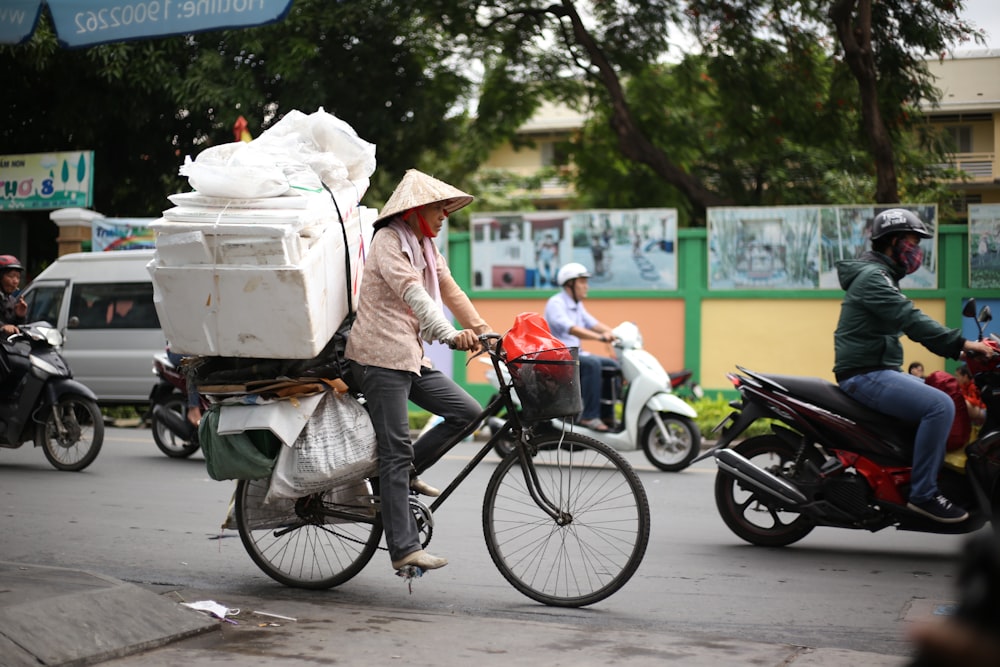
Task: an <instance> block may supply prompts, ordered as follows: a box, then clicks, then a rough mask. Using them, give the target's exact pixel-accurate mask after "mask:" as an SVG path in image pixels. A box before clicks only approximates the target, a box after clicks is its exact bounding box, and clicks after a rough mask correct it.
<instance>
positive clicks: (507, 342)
mask: <svg viewBox="0 0 1000 667" xmlns="http://www.w3.org/2000/svg"><path fill="white" fill-rule="evenodd" d="M502 347H503V352H504V355H506V358H507V369H508V370H509V371H510V378H511V384H512V385H513V386H514V389H515V390H516V391H517V395H518V397H519V398H520V399H521V419H522V420H523V421H524V422H526V423H534V422H538V421H542V420H545V419H552V418H554V417H560V418H562V417H569V416H575V415H578V414H580V411H581V410H583V397H582V396H581V394H580V362H579V360H578V358H577V353H578V350H577V348H575V347H566V344H565V343H563V342H562V341H561V340H559V339H558V338H556V337H555V336H553V335H552V332H551V331H550V330H549V325H548V324H546V322H545V319H544V318H543V317H542V316H541V315H539V314H538V313H521V314H520V315H518V316H517V317H516V318H515V319H514V326H512V327H511V328H510V331H508V332H507V333H506V334H504V337H503V342H502Z"/></svg>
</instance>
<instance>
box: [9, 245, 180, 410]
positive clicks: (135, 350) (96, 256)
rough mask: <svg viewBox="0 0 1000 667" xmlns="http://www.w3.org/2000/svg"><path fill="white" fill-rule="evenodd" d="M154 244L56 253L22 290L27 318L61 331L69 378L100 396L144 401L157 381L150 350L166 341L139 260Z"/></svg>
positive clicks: (119, 400)
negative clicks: (145, 246)
mask: <svg viewBox="0 0 1000 667" xmlns="http://www.w3.org/2000/svg"><path fill="white" fill-rule="evenodd" d="M153 253H154V251H153V250H118V251H110V252H78V253H72V254H68V255H63V256H62V257H60V258H59V259H57V260H56V261H55V262H53V263H52V265H51V266H49V267H48V268H47V269H45V270H44V271H42V272H41V273H40V274H38V276H37V277H36V278H35V279H34V280H33V281H32V283H31V285H30V286H29V287H28V288H27V289H26V290H25V291H24V298H25V301H27V302H28V316H27V321H29V322H36V321H39V320H45V321H47V322H49V323H51V324H54V325H56V327H57V328H59V329H60V330H61V331H63V333H64V334H65V338H66V342H65V345H64V346H63V350H62V354H63V357H64V358H65V359H66V362H67V363H68V364H69V367H70V369H71V370H72V371H73V377H74V378H76V379H77V380H78V381H80V382H82V383H83V384H84V385H86V386H87V387H89V388H90V389H91V390H93V392H94V393H95V394H97V398H98V400H99V401H100V402H102V403H145V402H147V401H149V394H150V392H151V391H152V389H153V386H154V385H155V384H156V383H157V378H156V376H155V375H153V372H152V361H153V355H154V354H156V353H158V352H163V350H164V348H165V347H166V345H167V342H166V339H165V338H164V335H163V331H162V330H161V329H160V321H159V319H158V318H157V316H156V309H155V307H154V306H153V282H152V279H151V278H150V275H149V271H147V270H146V265H147V264H149V262H150V260H152V259H153Z"/></svg>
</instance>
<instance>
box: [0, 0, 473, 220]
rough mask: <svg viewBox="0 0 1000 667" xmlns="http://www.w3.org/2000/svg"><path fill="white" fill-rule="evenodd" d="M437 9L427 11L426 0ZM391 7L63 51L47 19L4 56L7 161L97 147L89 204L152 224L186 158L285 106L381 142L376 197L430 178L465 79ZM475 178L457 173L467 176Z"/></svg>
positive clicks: (430, 38)
mask: <svg viewBox="0 0 1000 667" xmlns="http://www.w3.org/2000/svg"><path fill="white" fill-rule="evenodd" d="M427 4H433V3H427ZM425 10H426V6H425V4H424V3H409V2H406V3H400V2H395V1H393V0H365V1H350V2H325V1H323V0H296V2H295V3H294V4H293V5H292V8H291V10H290V12H289V14H288V16H287V18H286V19H284V20H283V21H280V22H278V23H275V24H273V25H269V26H263V27H259V28H251V29H243V30H221V31H212V32H205V33H199V34H196V35H186V36H177V37H169V38H163V39H153V40H146V41H137V42H128V43H122V44H108V45H102V46H96V47H92V48H86V49H74V50H67V49H59V48H57V46H56V44H55V37H54V35H53V34H52V31H51V27H50V26H48V24H47V19H46V18H44V16H45V15H44V13H43V21H42V25H41V26H40V28H39V30H38V32H37V34H36V35H35V36H34V37H33V38H32V40H31V41H30V42H28V43H27V44H26V45H21V46H6V47H0V72H3V73H4V96H5V97H4V100H5V104H4V109H3V112H2V113H3V116H2V117H0V145H3V146H4V152H5V153H31V152H42V151H69V150H94V151H95V162H96V164H95V165H94V195H95V206H94V207H95V208H96V209H97V210H99V211H100V212H102V213H104V214H105V215H109V216H156V215H159V213H160V212H161V211H162V210H163V209H164V208H167V207H168V203H167V200H166V197H167V195H169V194H171V193H173V192H177V191H182V190H186V189H187V184H186V182H185V181H184V180H183V179H181V178H180V177H179V176H178V175H177V170H178V167H179V166H180V165H181V164H182V162H183V159H184V156H185V155H191V156H195V155H197V154H198V153H199V152H200V151H201V150H203V149H204V148H206V147H208V146H210V145H213V144H220V143H227V142H231V141H233V140H234V137H233V131H232V127H233V124H234V122H235V121H236V118H237V117H238V116H240V115H242V116H244V117H245V118H246V119H247V121H248V123H249V126H250V131H251V133H252V134H253V135H254V136H257V135H259V134H260V132H261V131H263V130H264V129H266V128H267V127H268V126H270V125H271V124H273V123H274V122H276V121H277V120H278V119H280V118H281V117H282V116H283V115H284V114H285V113H287V112H288V111H289V110H292V109H298V110H301V111H303V112H305V113H310V112H313V111H315V110H316V109H317V108H319V107H321V106H322V107H323V108H324V109H326V110H327V111H329V112H330V113H333V114H335V115H336V116H338V117H339V118H341V119H343V120H345V121H346V122H347V123H349V124H350V125H351V126H352V127H354V128H355V129H356V130H357V132H358V134H359V135H360V136H361V137H362V138H364V139H366V140H368V141H371V142H373V143H375V144H376V145H377V148H378V161H379V169H378V171H377V172H376V178H375V179H374V181H373V183H372V187H371V192H372V199H373V200H374V201H378V200H379V199H381V200H382V201H384V200H385V198H387V196H388V194H389V192H390V191H391V189H392V188H393V187H395V185H396V183H398V181H399V179H400V178H401V177H402V174H403V173H404V171H405V170H406V169H408V168H411V167H418V168H424V169H426V170H428V171H436V173H437V175H439V176H442V177H444V178H448V177H449V176H450V175H449V174H442V172H441V170H440V169H437V170H435V169H434V168H433V165H434V163H435V162H436V161H437V159H438V158H439V156H440V155H441V154H443V153H444V152H445V151H447V149H448V147H449V146H453V145H456V144H457V143H459V141H460V136H459V134H458V132H459V130H460V129H461V128H462V125H461V124H460V123H458V122H456V121H455V120H454V118H455V117H456V114H455V109H458V108H460V107H461V106H462V105H464V104H465V103H466V102H467V99H466V98H467V96H468V95H469V93H470V90H471V88H470V82H469V80H468V77H467V67H466V61H465V60H463V59H460V58H458V57H456V56H457V53H458V45H457V43H456V42H455V41H452V42H449V41H447V40H444V39H442V38H441V36H440V35H441V32H442V27H441V22H442V21H444V20H446V18H447V17H443V16H441V15H440V14H438V13H429V12H427V11H425ZM468 171H469V170H468V169H464V170H463V171H462V173H463V174H464V173H467V172H468Z"/></svg>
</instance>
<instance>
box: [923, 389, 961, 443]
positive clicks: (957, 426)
mask: <svg viewBox="0 0 1000 667" xmlns="http://www.w3.org/2000/svg"><path fill="white" fill-rule="evenodd" d="M924 381H925V382H926V383H927V384H928V385H930V386H932V387H934V388H935V389H940V390H941V391H943V392H944V393H946V394H948V395H949V396H951V400H952V401H954V403H955V421H954V422H952V424H951V431H950V432H949V433H948V444H947V448H948V451H949V452H950V451H953V450H956V449H961V448H962V447H964V446H965V445H967V444H969V436H970V435H972V420H971V419H970V418H969V410H968V408H966V407H965V396H963V395H962V388H961V387H959V386H958V380H956V379H955V377H954V376H953V375H951V374H950V373H945V372H944V371H934V372H933V373H931V374H930V375H928V376H927V377H926V378H924Z"/></svg>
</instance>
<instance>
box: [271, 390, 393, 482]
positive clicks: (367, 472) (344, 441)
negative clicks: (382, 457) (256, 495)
mask: <svg viewBox="0 0 1000 667" xmlns="http://www.w3.org/2000/svg"><path fill="white" fill-rule="evenodd" d="M377 469H378V455H377V452H376V446H375V429H374V428H373V427H372V421H371V417H369V416H368V412H367V411H366V410H365V409H364V408H363V407H361V404H360V403H358V401H357V400H356V399H355V398H353V397H351V396H349V395H341V394H337V393H336V392H329V393H327V394H326V396H324V397H323V400H322V401H321V402H320V404H319V406H318V407H317V408H316V411H315V412H313V414H312V417H310V418H309V421H308V422H306V425H305V428H303V429H302V433H301V434H299V437H298V439H297V440H296V441H295V444H294V445H293V446H292V447H282V448H281V453H280V454H278V461H277V463H275V465H274V471H273V472H272V473H271V485H270V487H269V488H268V492H267V500H265V502H267V501H269V500H270V499H272V498H299V497H301V496H305V495H308V494H310V493H318V492H319V491H323V490H325V489H329V488H331V487H333V486H338V485H340V484H343V483H346V482H349V481H351V480H359V479H363V478H365V477H369V476H371V475H374V474H375V472H376V470H377Z"/></svg>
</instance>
